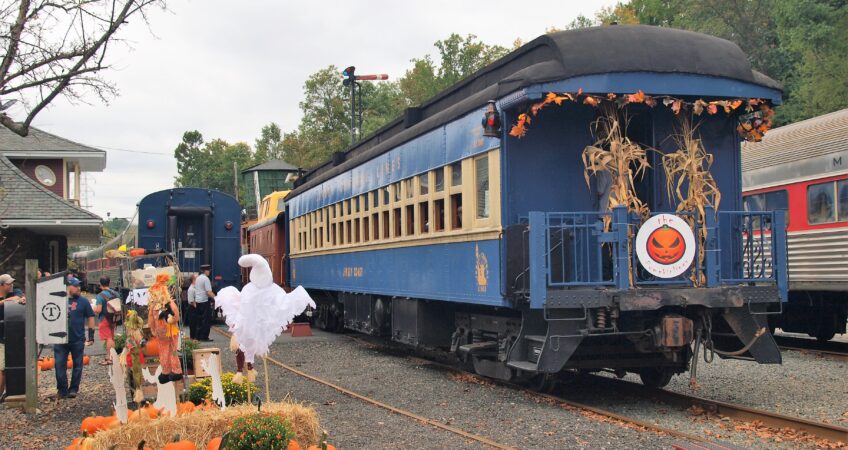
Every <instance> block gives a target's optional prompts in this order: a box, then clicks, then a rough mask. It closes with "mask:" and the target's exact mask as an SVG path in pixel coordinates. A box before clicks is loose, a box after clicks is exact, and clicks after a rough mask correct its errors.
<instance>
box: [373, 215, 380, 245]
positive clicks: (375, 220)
mask: <svg viewBox="0 0 848 450" xmlns="http://www.w3.org/2000/svg"><path fill="white" fill-rule="evenodd" d="M371 222H373V223H374V234H373V236H374V240H375V241H376V240H377V239H380V213H374V215H372V216H371Z"/></svg>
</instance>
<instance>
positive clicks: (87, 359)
mask: <svg viewBox="0 0 848 450" xmlns="http://www.w3.org/2000/svg"><path fill="white" fill-rule="evenodd" d="M90 362H91V357H90V356H88V355H83V357H82V365H84V366H87V365H88V363H90Z"/></svg>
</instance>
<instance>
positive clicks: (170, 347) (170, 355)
mask: <svg viewBox="0 0 848 450" xmlns="http://www.w3.org/2000/svg"><path fill="white" fill-rule="evenodd" d="M170 280H171V277H170V275H168V274H166V273H160V274H159V275H156V282H155V283H153V286H150V289H148V290H147V293H148V294H147V295H148V303H147V324H148V325H149V326H150V330H151V331H152V332H153V335H154V336H156V338H157V339H158V340H159V364H160V365H161V366H162V373H161V374H160V375H159V383H161V384H165V383H168V382H169V381H178V380H181V379H182V378H183V369H182V366H181V365H180V358H179V357H178V356H177V352H178V351H179V343H180V327H179V323H180V309H179V308H178V307H177V304H176V303H174V298H173V297H172V296H171V292H170V291H169V290H168V285H167V283H168V281H170Z"/></svg>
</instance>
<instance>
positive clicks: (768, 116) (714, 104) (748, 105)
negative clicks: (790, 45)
mask: <svg viewBox="0 0 848 450" xmlns="http://www.w3.org/2000/svg"><path fill="white" fill-rule="evenodd" d="M565 102H573V103H579V104H583V105H589V106H592V107H595V108H597V107H598V106H600V105H601V104H605V103H613V104H615V105H616V106H618V107H619V108H622V107H624V106H626V105H628V104H631V103H633V104H641V103H644V104H645V105H647V106H649V107H651V108H653V107H655V106H657V105H659V104H662V105H663V106H665V107H668V108H671V110H672V112H674V114H680V113H681V111H684V110H691V111H692V114H694V115H696V116H700V115H701V114H703V113H705V112H706V113H707V114H708V115H715V114H718V113H719V112H720V111H724V113H725V114H731V113H733V112H734V111H737V110H739V109H740V108H742V107H743V105H744V111H745V114H744V115H742V116H741V117H740V120H739V126H738V127H736V130H737V131H738V132H739V134H740V135H741V136H742V137H743V138H744V139H746V140H749V141H754V142H759V141H760V140H762V138H763V135H764V134H765V133H766V132H767V131H768V130H769V129H771V127H772V124H773V119H774V110H773V109H772V108H771V106H769V104H768V102H767V101H766V100H763V99H758V98H752V99H733V100H714V101H709V102H708V101H705V100H703V99H698V100H695V101H694V102H689V101H686V100H683V99H680V98H674V97H671V96H662V97H653V96H650V95H647V94H645V93H644V92H643V91H641V90H640V91H638V92H636V93H634V94H623V95H618V94H614V93H609V94H607V95H606V96H599V95H590V94H584V93H583V89H580V90H578V91H577V93H575V94H572V93H569V92H565V93H562V94H557V93H555V92H549V93H548V95H546V96H545V99H544V100H542V101H540V102H538V103H534V104H533V105H532V106H530V109H529V110H528V112H525V113H521V114H519V115H518V119H517V120H516V123H515V125H513V127H512V129H511V130H510V132H509V135H510V136H513V137H517V138H521V137H524V135H526V134H527V127H528V126H529V125H530V123H531V122H532V120H533V118H535V117H536V116H537V115H538V114H539V112H540V111H541V110H542V109H544V108H545V107H547V106H549V105H551V104H555V105H557V106H562V104H563V103H565Z"/></svg>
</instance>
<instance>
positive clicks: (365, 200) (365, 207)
mask: <svg viewBox="0 0 848 450" xmlns="http://www.w3.org/2000/svg"><path fill="white" fill-rule="evenodd" d="M362 210H363V211H365V212H368V194H365V195H363V196H362Z"/></svg>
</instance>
